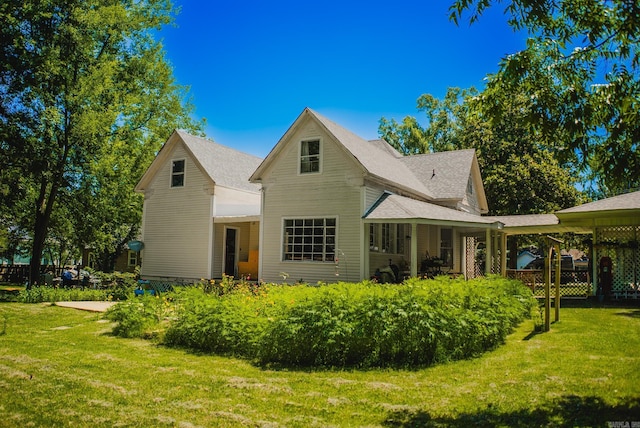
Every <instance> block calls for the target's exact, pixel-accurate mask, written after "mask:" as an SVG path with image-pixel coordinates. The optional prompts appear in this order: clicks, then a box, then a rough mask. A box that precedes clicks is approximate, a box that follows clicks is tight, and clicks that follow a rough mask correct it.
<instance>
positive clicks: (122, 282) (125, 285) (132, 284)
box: [92, 271, 138, 300]
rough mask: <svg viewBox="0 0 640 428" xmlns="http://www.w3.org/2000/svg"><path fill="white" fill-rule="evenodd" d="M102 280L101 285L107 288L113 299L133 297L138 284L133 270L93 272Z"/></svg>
mask: <svg viewBox="0 0 640 428" xmlns="http://www.w3.org/2000/svg"><path fill="white" fill-rule="evenodd" d="M92 274H93V275H94V276H95V277H96V278H98V279H99V280H100V287H101V288H103V289H107V290H108V292H109V295H110V296H111V300H126V299H128V298H130V297H131V295H132V294H133V290H135V288H136V287H137V286H138V282H137V280H136V274H135V273H131V272H112V273H106V272H99V271H96V272H93V273H92Z"/></svg>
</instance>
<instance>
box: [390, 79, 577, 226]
mask: <svg viewBox="0 0 640 428" xmlns="http://www.w3.org/2000/svg"><path fill="white" fill-rule="evenodd" d="M484 95H486V94H484ZM523 103H526V100H524V99H523V97H516V98H514V99H502V102H501V104H502V108H503V114H502V115H501V118H500V120H499V121H498V120H488V119H487V118H486V114H485V111H484V108H485V105H484V104H483V96H482V94H479V93H478V92H477V91H476V90H475V89H469V90H460V89H458V88H449V90H448V91H447V94H446V96H445V97H444V98H443V99H442V100H439V99H437V98H435V97H433V96H432V95H429V94H425V95H422V96H421V97H420V98H419V99H418V102H417V107H418V110H419V111H421V112H423V113H424V115H425V118H424V120H423V122H424V123H425V126H424V127H423V126H422V125H420V124H419V122H418V121H417V120H416V119H415V118H412V117H407V118H405V119H404V120H403V121H402V123H397V122H396V121H395V120H393V119H392V120H388V119H385V118H382V119H381V121H380V127H379V133H380V135H381V136H382V137H383V138H385V139H386V140H387V141H389V142H390V144H392V145H394V146H395V147H396V148H397V149H398V150H399V151H401V152H403V153H429V152H439V151H445V150H455V149H468V148H474V149H476V153H477V156H478V163H479V165H480V168H481V170H482V176H483V181H484V186H485V192H486V195H487V199H488V200H489V208H490V214H492V215H509V214H538V213H546V212H551V211H555V210H558V209H561V208H567V207H570V206H574V205H576V203H577V202H578V200H579V193H578V191H577V190H576V188H575V187H574V184H575V179H574V178H573V174H572V173H571V170H570V169H568V165H567V164H561V163H559V162H558V161H557V160H556V158H555V155H554V150H553V148H549V147H546V146H544V145H543V144H541V142H540V139H539V138H538V136H537V135H536V134H531V133H530V132H529V130H528V128H527V127H526V126H523V125H522V124H523V120H522V115H523V114H526V110H523V108H522V106H523ZM407 136H410V138H407ZM416 142H419V143H416Z"/></svg>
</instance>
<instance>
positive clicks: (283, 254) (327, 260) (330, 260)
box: [280, 216, 339, 264]
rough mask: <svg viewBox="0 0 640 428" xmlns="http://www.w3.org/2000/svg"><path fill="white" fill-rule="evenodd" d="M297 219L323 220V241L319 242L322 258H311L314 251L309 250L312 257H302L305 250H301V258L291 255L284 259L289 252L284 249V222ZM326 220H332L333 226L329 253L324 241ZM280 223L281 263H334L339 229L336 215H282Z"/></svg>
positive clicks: (285, 226) (285, 243)
mask: <svg viewBox="0 0 640 428" xmlns="http://www.w3.org/2000/svg"><path fill="white" fill-rule="evenodd" d="M298 220H299V221H303V222H304V221H305V220H323V222H324V225H323V229H324V231H323V242H322V244H321V245H322V246H323V250H322V255H323V260H313V254H314V251H312V252H311V254H312V258H304V253H305V252H304V251H302V254H303V256H302V258H300V259H294V258H293V257H294V256H292V258H291V259H289V260H287V259H286V255H287V254H289V252H288V251H285V246H286V245H287V242H286V237H287V235H286V228H287V225H286V222H287V221H294V222H295V221H298ZM327 220H334V226H333V228H334V235H333V253H329V252H327V251H326V248H327V245H329V244H327V242H326V236H327V235H326V228H327V225H326V221H327ZM280 224H281V227H282V229H281V230H280V261H281V262H282V263H313V264H317V263H335V258H336V254H337V253H336V251H337V249H338V230H339V229H338V228H339V219H338V216H299V217H297V216H296V217H282V219H281V223H280ZM294 227H295V224H294ZM303 227H305V226H304V225H303ZM330 227H331V226H330ZM312 236H313V235H312ZM294 237H295V235H294ZM294 244H295V243H294ZM301 245H305V243H302V244H301ZM306 245H313V244H306ZM291 253H292V254H293V253H295V252H293V251H292V252H291ZM328 255H330V256H329V258H327V256H328Z"/></svg>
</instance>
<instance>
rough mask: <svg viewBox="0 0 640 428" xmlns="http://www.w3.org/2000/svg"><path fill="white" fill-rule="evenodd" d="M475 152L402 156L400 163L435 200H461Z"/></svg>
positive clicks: (469, 150) (464, 192) (460, 151)
mask: <svg viewBox="0 0 640 428" xmlns="http://www.w3.org/2000/svg"><path fill="white" fill-rule="evenodd" d="M474 156H475V150H473V149H467V150H455V151H449V152H438V153H427V154H423V155H412V156H404V157H403V158H402V162H403V163H404V164H405V165H406V166H407V167H408V168H409V169H410V170H411V171H413V173H414V174H415V175H416V177H418V179H419V180H420V181H422V183H423V184H424V185H425V187H427V188H428V189H429V191H430V192H431V194H432V195H433V196H434V197H435V198H436V199H462V198H464V196H465V194H466V192H467V183H468V181H469V175H470V172H471V166H472V163H473V157H474Z"/></svg>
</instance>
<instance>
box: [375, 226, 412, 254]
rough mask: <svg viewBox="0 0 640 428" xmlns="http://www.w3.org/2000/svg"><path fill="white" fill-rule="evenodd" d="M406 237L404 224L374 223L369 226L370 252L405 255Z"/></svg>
mask: <svg viewBox="0 0 640 428" xmlns="http://www.w3.org/2000/svg"><path fill="white" fill-rule="evenodd" d="M405 235H406V233H405V226H404V224H396V223H382V224H379V223H372V224H370V225H369V250H370V251H374V252H382V253H392V254H403V253H404V239H405Z"/></svg>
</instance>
